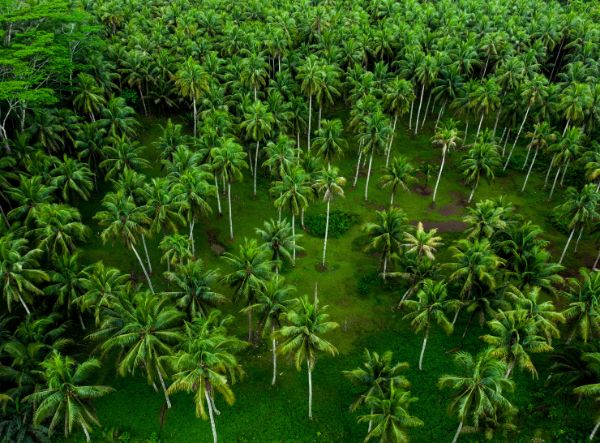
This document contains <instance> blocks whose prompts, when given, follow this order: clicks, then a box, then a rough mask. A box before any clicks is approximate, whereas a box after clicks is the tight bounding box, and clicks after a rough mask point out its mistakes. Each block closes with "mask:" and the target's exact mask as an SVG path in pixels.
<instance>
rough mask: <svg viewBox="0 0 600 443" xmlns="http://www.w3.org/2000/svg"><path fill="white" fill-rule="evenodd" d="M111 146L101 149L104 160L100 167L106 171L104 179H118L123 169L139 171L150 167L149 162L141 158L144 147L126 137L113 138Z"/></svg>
mask: <svg viewBox="0 0 600 443" xmlns="http://www.w3.org/2000/svg"><path fill="white" fill-rule="evenodd" d="M111 141H112V144H111V145H109V146H105V147H104V149H103V154H104V157H105V158H104V160H102V161H101V162H100V167H101V168H102V169H105V170H106V175H105V178H106V179H111V178H118V177H119V176H121V175H122V174H123V173H124V171H125V169H127V168H129V169H131V170H134V171H139V170H141V169H145V168H148V167H150V162H149V161H148V160H146V159H145V158H143V151H144V147H143V146H142V145H140V144H139V143H138V142H136V141H131V140H129V139H128V138H126V136H122V137H118V138H114V139H112V140H111Z"/></svg>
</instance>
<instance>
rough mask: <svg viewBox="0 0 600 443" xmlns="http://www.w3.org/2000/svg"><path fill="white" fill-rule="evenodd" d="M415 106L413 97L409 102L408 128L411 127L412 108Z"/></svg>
mask: <svg viewBox="0 0 600 443" xmlns="http://www.w3.org/2000/svg"><path fill="white" fill-rule="evenodd" d="M414 107H415V100H414V99H413V100H412V101H411V102H410V117H409V119H408V129H412V118H413V109H414Z"/></svg>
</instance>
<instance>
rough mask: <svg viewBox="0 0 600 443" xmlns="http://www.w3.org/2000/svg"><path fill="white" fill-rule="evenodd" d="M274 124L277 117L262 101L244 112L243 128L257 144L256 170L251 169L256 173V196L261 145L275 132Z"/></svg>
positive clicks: (255, 154)
mask: <svg viewBox="0 0 600 443" xmlns="http://www.w3.org/2000/svg"><path fill="white" fill-rule="evenodd" d="M273 123H275V117H274V116H273V114H272V113H271V112H269V108H268V107H267V106H266V105H265V104H263V103H262V102H260V101H255V102H254V104H252V106H250V109H249V110H248V111H246V112H244V120H243V121H242V123H241V128H242V129H245V130H246V137H248V138H250V139H252V140H254V141H255V142H256V151H255V152H254V168H251V169H252V172H254V191H253V194H254V195H256V176H257V175H258V156H259V145H260V142H261V141H262V140H264V139H265V138H266V137H268V136H269V135H271V133H272V132H273ZM251 158H252V157H250V159H251Z"/></svg>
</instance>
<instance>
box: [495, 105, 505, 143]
mask: <svg viewBox="0 0 600 443" xmlns="http://www.w3.org/2000/svg"><path fill="white" fill-rule="evenodd" d="M500 114H502V105H500V107H499V108H498V112H497V113H496V120H495V121H494V131H493V133H492V134H493V136H494V137H496V130H497V129H498V122H499V121H500ZM504 130H505V131H506V128H504ZM502 135H504V132H503V133H502ZM500 140H502V137H500Z"/></svg>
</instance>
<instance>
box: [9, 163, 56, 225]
mask: <svg viewBox="0 0 600 443" xmlns="http://www.w3.org/2000/svg"><path fill="white" fill-rule="evenodd" d="M55 190H56V188H55V187H54V186H48V185H47V184H46V183H44V179H43V178H42V177H40V176H39V175H33V176H31V177H27V176H25V175H22V174H19V185H18V186H15V187H13V188H9V189H7V190H6V193H7V194H8V196H9V197H10V198H11V200H12V201H13V202H15V203H16V204H15V206H14V207H13V209H11V210H10V211H9V212H8V214H7V215H8V218H9V219H12V220H20V221H22V222H23V223H24V224H25V225H29V223H30V221H31V218H32V214H33V210H34V209H35V208H36V207H38V206H39V205H41V204H43V203H50V202H51V201H52V200H53V198H52V194H53V192H54V191H55Z"/></svg>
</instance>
